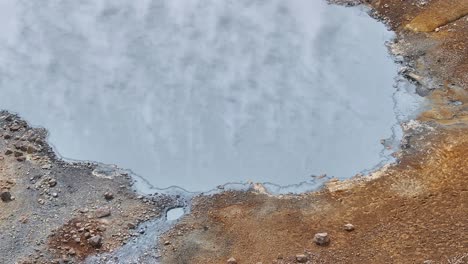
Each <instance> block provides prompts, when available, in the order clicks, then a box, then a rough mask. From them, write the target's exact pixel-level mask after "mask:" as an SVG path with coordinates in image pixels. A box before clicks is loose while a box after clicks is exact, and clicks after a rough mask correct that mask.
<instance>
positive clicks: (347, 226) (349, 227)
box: [344, 224, 354, 232]
mask: <svg viewBox="0 0 468 264" xmlns="http://www.w3.org/2000/svg"><path fill="white" fill-rule="evenodd" d="M344 230H346V231H348V232H351V231H353V230H354V226H353V225H352V224H346V225H344Z"/></svg>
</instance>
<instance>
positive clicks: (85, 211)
mask: <svg viewBox="0 0 468 264" xmlns="http://www.w3.org/2000/svg"><path fill="white" fill-rule="evenodd" d="M78 211H79V212H80V213H82V214H85V213H87V212H89V210H88V208H81V209H79V210H78Z"/></svg>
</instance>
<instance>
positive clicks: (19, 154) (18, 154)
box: [14, 151, 23, 158]
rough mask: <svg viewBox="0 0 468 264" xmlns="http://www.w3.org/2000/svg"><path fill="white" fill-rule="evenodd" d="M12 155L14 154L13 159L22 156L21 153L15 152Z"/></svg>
mask: <svg viewBox="0 0 468 264" xmlns="http://www.w3.org/2000/svg"><path fill="white" fill-rule="evenodd" d="M14 154H15V157H16V158H17V157H21V156H23V152H20V151H15V153H14Z"/></svg>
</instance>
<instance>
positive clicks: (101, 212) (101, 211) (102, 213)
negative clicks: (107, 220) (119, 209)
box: [94, 207, 111, 218]
mask: <svg viewBox="0 0 468 264" xmlns="http://www.w3.org/2000/svg"><path fill="white" fill-rule="evenodd" d="M94 214H95V216H96V217H97V218H103V217H106V216H109V215H111V210H110V209H109V208H108V207H101V208H98V209H96V211H95V212H94Z"/></svg>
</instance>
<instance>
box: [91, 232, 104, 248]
mask: <svg viewBox="0 0 468 264" xmlns="http://www.w3.org/2000/svg"><path fill="white" fill-rule="evenodd" d="M88 243H89V244H90V245H91V246H93V247H100V246H101V245H102V237H101V236H100V235H97V236H92V237H91V238H89V239H88Z"/></svg>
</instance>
